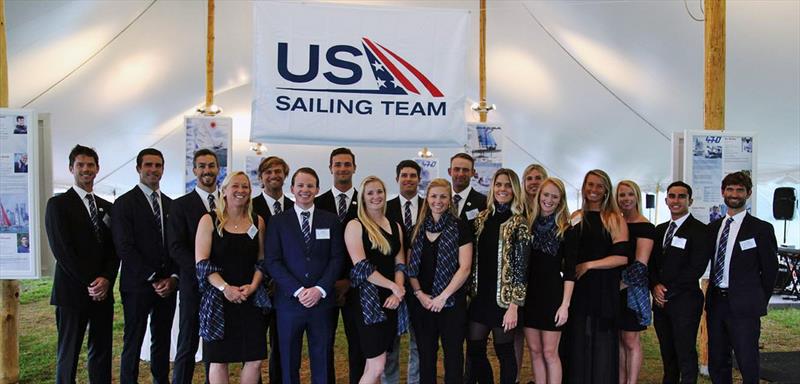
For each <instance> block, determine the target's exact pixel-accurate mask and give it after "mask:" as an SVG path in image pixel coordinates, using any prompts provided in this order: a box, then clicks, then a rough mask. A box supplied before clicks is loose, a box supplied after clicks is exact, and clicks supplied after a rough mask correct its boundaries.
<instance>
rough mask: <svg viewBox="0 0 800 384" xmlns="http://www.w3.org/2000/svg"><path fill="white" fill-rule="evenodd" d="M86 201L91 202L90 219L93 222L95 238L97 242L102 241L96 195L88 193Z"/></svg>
mask: <svg viewBox="0 0 800 384" xmlns="http://www.w3.org/2000/svg"><path fill="white" fill-rule="evenodd" d="M86 200H87V201H88V202H89V218H90V219H91V220H92V229H94V236H95V237H96V238H97V241H100V239H101V236H100V216H98V215H97V205H96V204H95V202H94V195H92V194H91V193H87V194H86Z"/></svg>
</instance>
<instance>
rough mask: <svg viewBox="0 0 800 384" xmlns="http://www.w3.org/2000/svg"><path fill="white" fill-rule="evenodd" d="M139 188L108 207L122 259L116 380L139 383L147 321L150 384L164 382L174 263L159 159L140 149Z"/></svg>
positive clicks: (161, 159) (152, 150)
mask: <svg viewBox="0 0 800 384" xmlns="http://www.w3.org/2000/svg"><path fill="white" fill-rule="evenodd" d="M136 172H138V173H139V184H138V185H136V186H135V187H133V189H131V190H130V191H128V192H127V193H125V194H123V195H122V196H120V197H119V198H117V201H116V202H115V203H114V210H113V213H112V214H111V228H112V234H113V238H114V246H115V247H116V249H117V254H118V255H119V258H120V259H121V260H122V268H121V272H120V283H119V290H120V294H121V296H122V313H123V316H124V317H125V328H124V332H123V336H122V358H121V359H120V382H122V383H137V382H138V381H139V352H140V350H141V349H142V343H143V342H144V336H145V329H146V327H147V319H148V316H149V317H150V333H151V335H152V336H151V340H152V344H151V345H150V357H151V361H150V372H151V373H152V375H153V377H152V382H153V383H165V384H168V383H169V347H170V341H171V340H170V332H171V331H172V318H173V316H174V315H175V297H176V295H175V290H176V289H177V286H178V265H177V264H175V262H174V261H173V260H172V259H171V258H170V257H169V254H168V251H167V242H166V239H167V238H166V230H165V228H166V223H167V214H168V213H169V209H170V205H171V203H172V199H170V198H169V197H168V196H167V195H165V194H163V193H161V190H160V188H159V184H160V181H161V176H162V175H163V173H164V156H163V155H162V154H161V151H159V150H157V149H155V148H146V149H143V150H141V151H140V152H139V154H138V156H136Z"/></svg>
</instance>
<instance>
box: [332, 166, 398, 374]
mask: <svg viewBox="0 0 800 384" xmlns="http://www.w3.org/2000/svg"><path fill="white" fill-rule="evenodd" d="M360 189H361V193H360V194H359V195H358V198H359V200H360V201H359V203H358V220H351V221H350V222H349V223H348V224H347V228H345V232H344V242H345V245H347V252H348V253H349V254H350V258H351V259H352V261H353V269H352V271H351V280H352V285H353V287H354V288H353V289H354V294H355V297H358V298H359V299H360V300H359V303H358V304H359V305H360V307H361V314H362V318H361V321H359V322H358V324H357V325H356V327H357V329H358V336H359V337H358V340H359V342H360V346H361V351H362V353H363V354H364V357H365V358H366V359H367V361H366V365H365V367H364V374H363V375H362V376H361V380H360V381H359V383H362V384H371V383H378V382H379V380H380V377H381V373H383V367H384V365H385V364H386V352H387V351H389V350H390V349H391V348H392V346H393V344H394V340H395V338H396V337H397V335H398V334H399V331H403V332H405V330H406V329H404V326H405V328H407V323H408V318H407V313H406V312H405V311H404V308H405V303H402V301H403V296H404V295H405V289H404V288H403V284H404V283H403V282H404V277H405V254H404V253H403V236H402V233H403V232H402V229H401V228H400V224H398V223H393V222H391V221H389V219H387V218H386V214H385V213H386V187H385V186H384V184H383V181H381V179H379V178H377V177H376V176H367V177H366V178H364V180H363V181H362V182H361V187H360Z"/></svg>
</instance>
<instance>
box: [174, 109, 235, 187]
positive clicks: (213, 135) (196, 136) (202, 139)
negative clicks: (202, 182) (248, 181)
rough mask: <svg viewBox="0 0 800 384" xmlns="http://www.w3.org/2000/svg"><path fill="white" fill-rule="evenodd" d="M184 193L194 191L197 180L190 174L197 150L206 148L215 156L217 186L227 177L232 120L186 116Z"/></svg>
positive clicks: (227, 118) (230, 154)
mask: <svg viewBox="0 0 800 384" xmlns="http://www.w3.org/2000/svg"><path fill="white" fill-rule="evenodd" d="M184 125H185V126H186V176H185V179H184V180H185V185H186V192H189V191H191V190H193V189H194V187H195V186H196V185H197V178H196V177H195V176H194V173H192V168H193V166H194V164H193V163H192V162H193V161H194V153H195V151H197V150H198V149H202V148H207V149H210V150H212V151H214V153H216V154H217V159H219V164H218V165H219V176H217V184H221V183H222V180H224V179H225V176H227V175H228V164H230V162H231V157H232V156H233V151H232V150H231V134H232V132H233V119H232V118H230V117H217V116H214V117H208V116H186V117H185V118H184Z"/></svg>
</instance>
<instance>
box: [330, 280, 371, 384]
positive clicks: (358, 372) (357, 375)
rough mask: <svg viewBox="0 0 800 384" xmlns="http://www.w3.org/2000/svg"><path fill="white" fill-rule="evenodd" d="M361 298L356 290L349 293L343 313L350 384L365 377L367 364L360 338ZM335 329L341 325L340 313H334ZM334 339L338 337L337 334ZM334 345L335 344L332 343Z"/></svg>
mask: <svg viewBox="0 0 800 384" xmlns="http://www.w3.org/2000/svg"><path fill="white" fill-rule="evenodd" d="M358 300H359V297H358V295H357V294H356V292H355V291H354V290H352V289H351V290H349V291H348V292H347V299H346V300H345V304H344V306H343V307H342V308H341V311H342V322H343V323H344V334H345V336H346V337H347V363H348V368H349V373H348V377H349V382H350V384H358V382H359V380H361V376H363V375H364V366H365V365H366V364H367V359H366V358H365V357H364V353H363V352H361V342H360V341H359V337H358V326H357V324H358V322H359V321H361V319H362V317H361V305H360V304H359V301H358ZM334 312H335V313H334V314H333V317H334V327H335V326H336V324H338V323H339V317H338V316H339V313H338V311H334ZM332 337H334V338H335V337H336V332H334V333H333V336H332ZM331 345H333V343H331ZM332 364H333V356H332V355H331V365H332ZM330 372H331V374H332V375H333V376H332V377H331V381H330V382H331V383H335V382H336V380H335V377H336V376H335V374H334V373H333V369H331V370H330Z"/></svg>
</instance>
